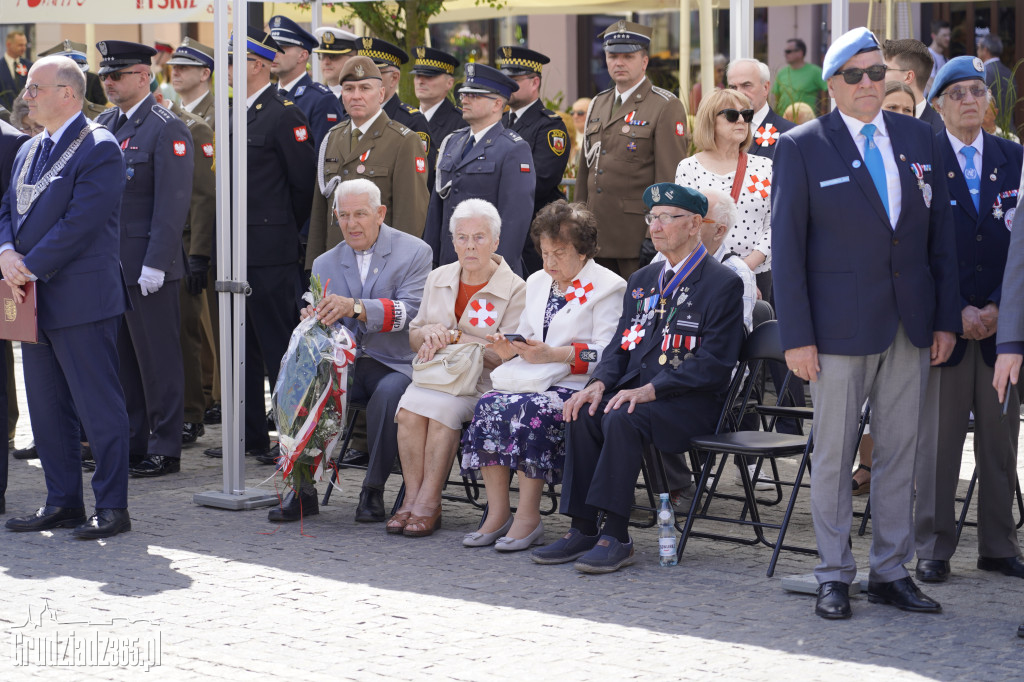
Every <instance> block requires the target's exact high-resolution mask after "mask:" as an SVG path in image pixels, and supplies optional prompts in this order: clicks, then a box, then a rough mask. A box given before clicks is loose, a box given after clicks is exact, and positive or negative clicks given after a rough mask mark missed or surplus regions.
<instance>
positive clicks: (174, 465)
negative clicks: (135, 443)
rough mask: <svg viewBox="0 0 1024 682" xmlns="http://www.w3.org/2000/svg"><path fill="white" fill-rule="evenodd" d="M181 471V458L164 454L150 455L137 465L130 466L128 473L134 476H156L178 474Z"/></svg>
mask: <svg viewBox="0 0 1024 682" xmlns="http://www.w3.org/2000/svg"><path fill="white" fill-rule="evenodd" d="M179 471H181V459H180V458H178V457H165V456H164V455H150V456H149V457H147V458H146V459H144V460H142V461H141V462H139V463H138V464H136V465H135V466H133V467H129V468H128V473H129V474H131V475H132V477H133V478H156V477H157V476H165V475H167V474H176V473H178V472H179Z"/></svg>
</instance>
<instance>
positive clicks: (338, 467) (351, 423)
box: [320, 407, 363, 507]
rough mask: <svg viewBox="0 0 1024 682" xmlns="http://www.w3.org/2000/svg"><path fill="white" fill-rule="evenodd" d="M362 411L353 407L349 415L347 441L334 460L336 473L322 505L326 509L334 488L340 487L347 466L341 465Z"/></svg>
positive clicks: (333, 474) (344, 441) (332, 476)
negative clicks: (341, 477) (353, 428)
mask: <svg viewBox="0 0 1024 682" xmlns="http://www.w3.org/2000/svg"><path fill="white" fill-rule="evenodd" d="M362 411H363V410H362V408H360V407H353V408H352V409H351V414H349V417H348V424H347V425H346V426H345V439H344V440H343V441H341V447H340V448H339V449H338V456H337V458H336V459H335V460H334V471H333V472H331V480H330V482H329V483H328V484H327V492H325V493H324V499H323V501H322V502H321V503H320V504H321V505H322V506H324V507H326V506H327V504H328V503H329V502H330V501H331V493H332V492H333V491H334V487H335V486H336V485H338V476H339V473H340V471H341V469H342V467H344V466H345V465H344V464H342V463H341V460H342V459H344V457H345V453H346V452H347V451H348V443H349V441H350V440H352V427H353V426H355V423H356V416H357V415H358V414H359V413H360V412H362Z"/></svg>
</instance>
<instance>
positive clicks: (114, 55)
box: [96, 40, 156, 76]
mask: <svg viewBox="0 0 1024 682" xmlns="http://www.w3.org/2000/svg"><path fill="white" fill-rule="evenodd" d="M96 49H97V50H99V51H100V55H101V56H102V57H103V59H102V60H101V61H100V71H99V75H101V76H104V75H106V74H108V73H114V72H115V71H120V70H121V69H127V68H128V67H129V66H135V65H136V64H145V65H146V66H149V65H150V64H152V63H153V55H155V54H156V50H154V49H153V48H152V47H150V46H149V45H142V44H140V43H129V42H127V41H124V40H101V41H100V42H98V43H96Z"/></svg>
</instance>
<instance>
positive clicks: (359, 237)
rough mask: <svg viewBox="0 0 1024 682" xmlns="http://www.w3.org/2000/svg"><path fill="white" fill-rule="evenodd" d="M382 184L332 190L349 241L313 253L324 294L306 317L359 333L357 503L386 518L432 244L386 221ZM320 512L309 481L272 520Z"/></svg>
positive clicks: (365, 517) (361, 511) (365, 514)
mask: <svg viewBox="0 0 1024 682" xmlns="http://www.w3.org/2000/svg"><path fill="white" fill-rule="evenodd" d="M386 213H387V208H386V207H384V206H383V205H381V198H380V189H378V188H377V186H376V185H375V184H373V183H372V182H370V181H369V180H366V179H365V178H357V179H355V180H348V181H347V182H343V183H341V184H339V185H338V188H337V189H336V190H335V192H334V216H335V218H336V219H337V221H338V225H339V226H340V227H341V234H342V236H343V237H344V241H343V242H341V243H340V244H338V245H337V246H335V247H334V248H333V249H331V250H329V251H327V252H326V253H324V254H322V255H321V256H319V257H318V258H317V259H316V260H315V261H313V276H314V277H319V278H320V282H321V283H323V284H324V298H323V300H322V301H321V302H320V304H319V305H318V306H317V307H316V308H314V307H313V306H308V307H307V308H306V309H305V310H303V311H302V317H303V318H305V317H308V316H309V315H314V314H315V315H318V316H319V317H320V319H321V320H322V321H323V322H324V323H325V324H333V323H335V322H341V323H342V324H344V325H345V327H347V328H348V330H349V331H350V332H351V333H352V335H353V336H354V337H355V340H356V343H357V345H358V350H357V351H356V363H355V369H354V370H353V372H352V374H353V377H354V380H353V382H352V387H351V389H350V390H349V394H348V398H349V400H350V401H351V402H359V403H365V404H366V406H367V409H366V424H367V443H368V445H369V448H370V463H369V465H368V466H367V469H366V477H365V478H364V479H363V488H362V491H361V492H360V494H359V504H358V506H357V507H356V521H363V522H369V521H383V520H384V484H385V483H386V482H387V479H388V475H389V474H390V473H391V467H392V465H393V464H394V462H395V456H396V455H397V454H398V441H397V431H396V427H395V422H394V416H395V410H396V409H397V406H398V400H399V399H400V398H401V397H402V394H403V393H404V392H405V389H406V387H407V386H408V385H409V382H410V380H411V377H412V366H411V363H412V359H413V353H412V352H411V351H410V350H409V320H411V319H412V318H414V317H415V316H416V313H417V312H418V311H419V307H420V300H421V299H422V298H423V285H424V283H425V282H426V281H427V275H428V274H429V273H430V259H431V255H432V254H431V251H430V247H429V246H427V245H426V244H425V243H424V242H423V241H421V240H420V239H417V238H416V237H413V236H411V235H407V234H405V233H404V232H400V231H398V230H396V229H394V228H392V227H390V226H388V225H387V224H386V223H385V222H384V218H385V214H386ZM318 512H319V506H318V503H317V493H316V489H315V488H313V486H312V485H309V486H308V487H306V488H303V489H302V490H301V491H299V493H298V494H295V493H289V494H288V496H287V497H286V498H285V500H284V501H283V502H282V504H281V507H280V508H275V509H272V510H270V517H269V518H270V520H271V521H296V520H298V519H299V518H300V517H302V516H310V515H312V514H316V513H318Z"/></svg>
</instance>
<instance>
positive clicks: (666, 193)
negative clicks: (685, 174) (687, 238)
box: [644, 182, 708, 218]
mask: <svg viewBox="0 0 1024 682" xmlns="http://www.w3.org/2000/svg"><path fill="white" fill-rule="evenodd" d="M644 205H645V206H647V210H651V209H652V208H654V207H655V206H675V207H676V208H681V209H683V210H684V211H689V212H690V213H696V214H697V215H699V216H700V217H701V218H704V217H705V216H707V214H708V198H707V197H706V196H704V195H703V194H701V193H700V192H698V191H697V190H695V189H693V188H691V187H683V186H682V185H677V184H675V183H674V182H658V183H655V184H653V185H651V186H650V187H648V188H647V189H645V190H644Z"/></svg>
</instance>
